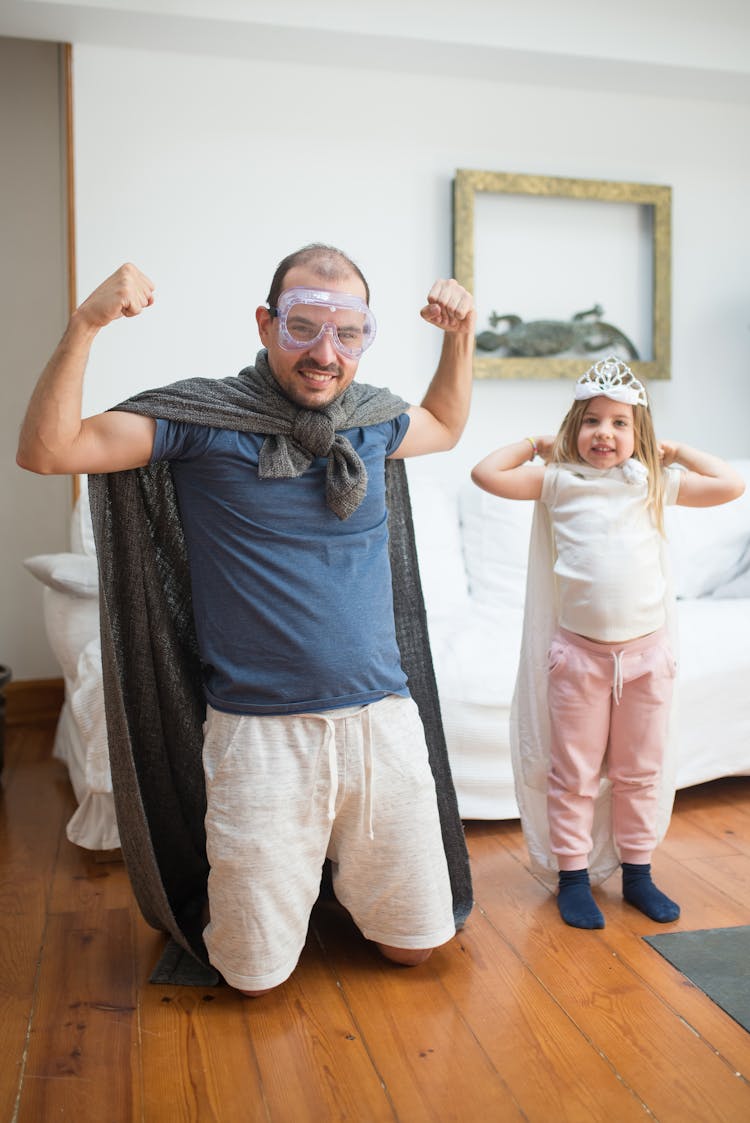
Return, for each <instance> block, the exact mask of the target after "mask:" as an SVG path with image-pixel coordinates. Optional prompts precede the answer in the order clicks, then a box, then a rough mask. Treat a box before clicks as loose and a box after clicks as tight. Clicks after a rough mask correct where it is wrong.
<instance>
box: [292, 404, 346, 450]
mask: <svg viewBox="0 0 750 1123" xmlns="http://www.w3.org/2000/svg"><path fill="white" fill-rule="evenodd" d="M291 435H292V439H293V440H294V441H296V442H297V444H298V445H300V447H301V448H303V449H304V450H305V452H309V453H310V455H311V456H326V457H327V456H330V453H331V449H332V447H333V442H334V439H335V436H336V430H335V429H334V426H333V421H332V420H331V418H330V417H328V416H327V415H326V414H325V413H323V412H318V411H316V410H311V409H301V410H300V411H299V413H298V414H297V416H296V417H295V419H294V421H293V423H292V434H291Z"/></svg>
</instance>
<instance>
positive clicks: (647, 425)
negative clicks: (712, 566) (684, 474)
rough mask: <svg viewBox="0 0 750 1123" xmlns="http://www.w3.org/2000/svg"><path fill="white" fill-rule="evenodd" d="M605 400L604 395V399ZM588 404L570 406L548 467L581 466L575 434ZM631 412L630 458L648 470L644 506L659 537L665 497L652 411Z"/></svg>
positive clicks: (637, 409) (637, 408)
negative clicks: (647, 508) (632, 443)
mask: <svg viewBox="0 0 750 1123" xmlns="http://www.w3.org/2000/svg"><path fill="white" fill-rule="evenodd" d="M605 396H606V395H605ZM590 404H591V399H590V398H584V399H582V400H580V401H576V402H573V405H572V406H571V407H570V409H569V410H568V412H567V413H566V415H565V417H564V418H563V422H562V425H561V426H560V428H559V430H558V433H557V436H556V437H555V440H554V444H553V445H552V452H551V454H550V463H551V464H584V463H585V461H584V459H583V457H582V456H580V455H579V452H578V434H579V433H580V431H581V425H582V423H583V418H584V415H585V414H586V411H587V410H588V408H589V406H590ZM631 409H632V410H633V436H634V448H633V457H634V459H636V460H640V462H641V463H642V464H643V465H644V466H645V468H646V469H647V470H648V493H647V496H646V506H647V507H649V508H650V509H651V517H652V519H653V520H654V525H655V526H656V527H657V528H658V530H659V533H660V534H664V494H663V489H662V483H661V472H662V469H661V460H660V458H659V448H658V445H657V443H656V433H655V432H654V421H653V417H652V416H651V407H650V406H647V405H645V406H642V405H635V406H631Z"/></svg>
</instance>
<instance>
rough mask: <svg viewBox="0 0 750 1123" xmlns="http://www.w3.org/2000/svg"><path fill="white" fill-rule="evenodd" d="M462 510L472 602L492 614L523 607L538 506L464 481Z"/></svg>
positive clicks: (461, 500)
mask: <svg viewBox="0 0 750 1123" xmlns="http://www.w3.org/2000/svg"><path fill="white" fill-rule="evenodd" d="M459 511H460V516H461V528H462V537H463V546H464V559H465V562H466V572H467V574H468V578H469V588H470V590H471V596H472V600H473V601H474V602H475V603H477V604H481V605H482V606H483V607H484V608H486V609H487V610H489V611H492V610H493V609H495V610H502V609H505V608H519V607H523V602H524V597H525V594H526V569H527V566H528V558H529V537H530V534H531V519H532V516H533V512H534V504H533V503H532V502H530V501H526V500H523V501H522V500H518V499H501V498H499V497H498V496H496V495H489V494H488V492H486V491H482V490H481V489H480V488H478V487H476V486H475V485H474V484H472V483H466V484H464V485H463V487H462V488H461V491H460V493H459Z"/></svg>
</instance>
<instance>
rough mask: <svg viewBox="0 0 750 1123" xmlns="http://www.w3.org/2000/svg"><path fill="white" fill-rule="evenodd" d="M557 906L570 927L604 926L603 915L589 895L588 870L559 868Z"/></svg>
mask: <svg viewBox="0 0 750 1123" xmlns="http://www.w3.org/2000/svg"><path fill="white" fill-rule="evenodd" d="M557 907H558V908H559V910H560V916H561V917H562V918H563V920H564V921H565V923H566V924H569V925H570V926H571V928H603V927H604V917H603V915H602V913H601V910H600V909H599V907H598V905H597V903H596V901H595V900H594V898H593V897H592V895H591V886H590V884H589V871H588V870H560V874H559V889H558V893H557Z"/></svg>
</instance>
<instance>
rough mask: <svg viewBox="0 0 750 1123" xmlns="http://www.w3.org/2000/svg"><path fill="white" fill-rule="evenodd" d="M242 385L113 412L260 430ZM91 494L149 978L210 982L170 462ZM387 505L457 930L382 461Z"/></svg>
mask: <svg viewBox="0 0 750 1123" xmlns="http://www.w3.org/2000/svg"><path fill="white" fill-rule="evenodd" d="M242 373H243V374H244V373H245V372H242ZM241 379H242V375H240V376H239V378H237V379H223V380H215V379H192V380H189V381H186V382H184V383H177V384H173V385H172V386H170V387H166V388H164V390H154V391H149V392H146V393H145V394H142V395H138V396H137V397H136V398H134V399H130V400H129V401H128V402H126V403H122V404H121V405H119V406H117V407H116V408H117V409H118V410H128V411H131V412H136V413H142V414H146V415H147V416H151V417H171V418H174V419H181V420H186V421H195V422H197V423H199V424H203V425H211V426H215V427H218V428H231V429H237V430H245V431H253V432H263V431H264V430H263V429H262V428H261V427H260V426H259V425H258V418H257V415H256V413H254V412H253V411H252V410H249V411H248V410H247V408H246V405H245V403H244V401H243V393H242V392H241V391H242V390H243V387H242V385H241ZM357 390H358V392H364V399H363V400H364V401H365V402H370V401H372V400H373V398H372V397H370V395H372V394H376V395H377V392H375V391H373V390H372V388H367V387H363V386H358V387H357ZM238 391H240V392H239V393H238ZM382 394H385V395H387V392H386V391H383V392H382ZM387 398H388V399H389V401H388V402H387V403H386V413H387V414H390V416H395V415H396V414H397V413H399V412H401V411H402V410H403V409H404V408H405V405H404V403H402V402H400V401H399V400H398V399H395V398H393V397H392V396H391V395H387ZM380 401H381V402H382V401H383V398H382V397H380ZM303 412H307V411H303ZM363 423H366V422H363ZM342 427H343V425H342ZM265 431H266V432H269V431H271V432H283V429H279V428H278V426H277V427H276V428H272V429H269V428H266V429H265ZM293 474H298V473H297V472H296V471H295V472H294V473H293ZM89 497H90V503H91V512H92V520H93V526H94V535H95V539H96V546H97V557H98V562H99V574H100V617H101V639H102V663H103V671H104V694H105V708H106V715H107V729H108V740H109V752H110V762H111V769H112V782H113V790H114V799H115V808H116V813H117V821H118V827H119V833H120V840H121V846H122V853H123V858H124V861H125V863H126V866H127V869H128V873H129V876H130V880H131V883H132V886H133V890H134V893H135V896H136V899H137V901H138V905H139V907H140V909H141V912H142V913H143V916H144V917H145V919H146V920H147V922H148V923H149V924H150V925H152V926H153V927H154V928H157V929H159V930H162V931H164V932H167V933H169V934H170V935H171V937H172V941H171V942H170V945H168V947H167V950H166V952H165V956H164V957H163V959H162V962H161V963H160V965H159V967H158V968H157V971H156V972H155V974H154V975H153V976H152V979H154V981H162V982H164V981H172V982H179V983H196V984H198V985H207V984H210V983H213V982H218V981H219V980H218V975H217V974H216V973H215V972H214V971H213V969H212V968H210V967H209V966H208V960H207V955H206V950H205V946H204V944H203V938H202V929H203V926H204V919H203V915H204V907H205V902H206V882H207V876H208V863H207V860H206V848H205V847H206V839H205V829H204V815H205V806H206V794H205V785H204V777H203V767H202V761H201V753H202V741H203V736H202V724H203V721H204V718H205V697H204V692H203V683H202V678H201V666H200V658H199V654H198V646H197V641H196V636H195V627H194V622H193V613H192V604H191V596H190V577H189V568H188V560H187V551H186V547H185V541H184V537H183V532H182V524H181V521H180V516H179V510H178V506H177V498H176V494H175V489H174V484H173V481H172V474H171V469H170V466H169V464H168V463H167V462H164V461H161V462H157V463H154V464H151V465H149V466H147V467H145V468H139V469H136V470H133V471H127V472H114V473H109V474H106V475H97V476H90V477H89ZM386 501H387V505H388V512H389V516H388V520H389V549H390V560H391V570H392V577H393V596H394V611H395V619H396V636H397V640H398V644H399V648H400V651H401V659H402V665H403V667H404V670H405V672H406V674H407V676H408V682H409V689H410V691H411V694H412V696H413V697H414V699H415V701H416V703H417V705H418V707H419V711H420V715H421V718H422V721H423V723H424V727H425V734H426V737H427V744H428V748H429V754H430V764H431V767H432V772H433V775H434V778H435V784H436V788H437V796H438V807H439V813H440V821H441V827H442V833H443V843H444V847H445V853H446V857H447V860H448V868H449V872H450V878H451V886H452V891H453V903H454V917H455V921H456V927H457V928H460V927H462V926H463V924H464V922H465V920H466V918H467V916H468V915H469V912H470V911H471V908H472V903H473V901H472V887H471V875H470V870H469V860H468V854H467V851H466V844H465V840H464V834H463V827H462V823H461V819H460V816H459V812H458V804H457V800H456V795H455V790H454V787H453V781H452V778H451V773H450V766H449V762H448V754H447V750H446V745H445V736H444V733H443V727H442V720H441V715H440V707H439V702H438V695H437V686H436V683H435V676H434V670H433V666H432V658H431V654H430V647H429V638H428V633H427V619H426V615H425V608H424V601H423V597H422V589H421V585H420V579H419V567H418V561H417V554H416V547H415V542H414V530H413V526H412V516H411V507H410V503H409V492H408V484H407V478H406V471H405V467H404V463H403V461H401V460H388V461H386ZM185 953H187V954H185Z"/></svg>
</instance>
